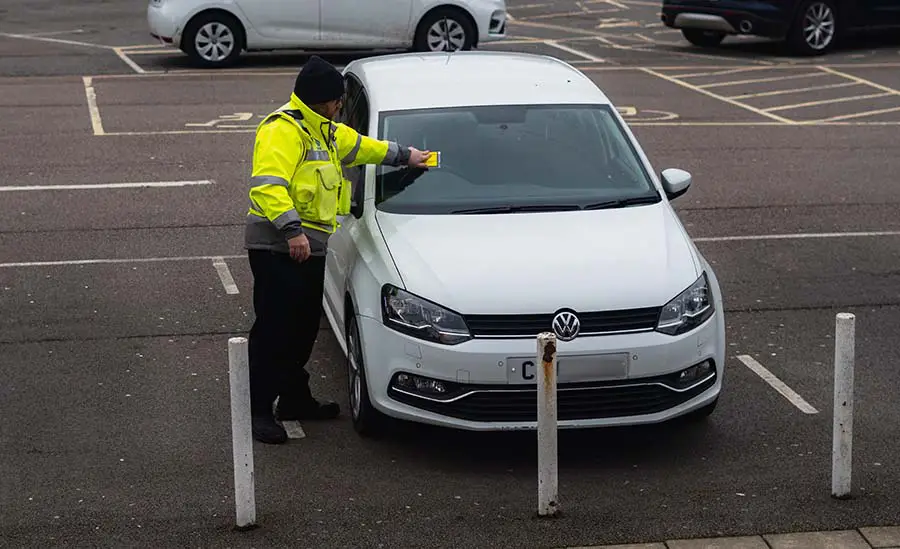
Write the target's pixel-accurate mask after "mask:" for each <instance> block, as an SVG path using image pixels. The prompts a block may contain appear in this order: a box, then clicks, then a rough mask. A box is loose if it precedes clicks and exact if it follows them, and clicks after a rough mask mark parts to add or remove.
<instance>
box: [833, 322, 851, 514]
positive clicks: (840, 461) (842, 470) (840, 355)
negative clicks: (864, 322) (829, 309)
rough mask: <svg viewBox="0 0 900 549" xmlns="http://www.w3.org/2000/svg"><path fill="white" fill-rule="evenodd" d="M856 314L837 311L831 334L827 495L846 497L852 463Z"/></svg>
mask: <svg viewBox="0 0 900 549" xmlns="http://www.w3.org/2000/svg"><path fill="white" fill-rule="evenodd" d="M855 330H856V316H855V315H853V314H851V313H839V314H838V315H837V317H836V318H835V335H834V431H833V441H832V448H831V451H832V453H831V495H832V497H835V498H838V499H845V498H849V497H850V480H851V469H852V465H853V367H854V365H855V362H856V333H855Z"/></svg>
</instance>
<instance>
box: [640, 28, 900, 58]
mask: <svg viewBox="0 0 900 549" xmlns="http://www.w3.org/2000/svg"><path fill="white" fill-rule="evenodd" d="M898 47H900V34H898V33H896V32H893V33H888V32H880V33H875V32H871V33H867V34H866V35H862V34H860V35H856V36H848V37H845V38H843V39H840V41H839V42H837V43H836V44H835V48H834V49H833V50H832V51H831V52H830V53H828V54H825V55H822V56H813V57H803V56H798V55H796V54H793V53H792V52H791V50H790V49H789V48H788V47H787V45H786V44H785V43H784V42H782V41H778V40H768V39H765V38H757V37H753V38H746V39H736V38H734V37H727V38H725V41H724V42H722V44H720V45H719V46H716V47H713V48H698V47H695V46H691V45H690V44H688V43H687V42H685V43H684V45H683V46H672V45H668V44H664V45H659V44H657V45H656V48H657V49H660V50H664V51H671V52H679V53H682V52H683V53H705V54H710V55H722V56H731V57H735V58H739V59H754V58H757V57H768V58H776V59H779V60H785V61H791V60H803V59H818V60H820V61H821V62H822V63H828V62H829V61H830V60H832V59H833V57H834V56H836V55H842V54H843V55H851V56H856V55H862V54H878V53H882V54H884V53H891V52H886V51H881V50H888V49H892V48H898Z"/></svg>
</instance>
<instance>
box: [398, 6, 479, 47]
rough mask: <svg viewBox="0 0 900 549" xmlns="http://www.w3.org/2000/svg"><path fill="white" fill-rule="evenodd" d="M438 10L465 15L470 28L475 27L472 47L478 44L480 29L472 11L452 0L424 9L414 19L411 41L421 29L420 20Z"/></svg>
mask: <svg viewBox="0 0 900 549" xmlns="http://www.w3.org/2000/svg"><path fill="white" fill-rule="evenodd" d="M440 10H449V11H454V12H456V13H459V14H460V15H462V16H463V17H465V18H466V20H467V21H468V22H469V24H470V25H472V28H473V29H475V35H474V36H473V38H472V47H473V48H474V47H477V46H478V37H479V36H480V33H481V30H480V29H479V28H478V23H477V22H476V21H475V16H474V15H472V13H471V12H470V11H469V10H468V9H467V8H465V7H464V6H461V5H459V4H455V3H452V2H444V3H441V4H437V5H435V6H432V7H431V8H429V9H428V10H427V11H425V13H423V14H422V16H421V17H419V20H418V21H416V24H415V25H414V26H413V35H412V40H413V42H415V40H416V37H417V36H418V35H419V31H421V30H422V22H423V21H425V19H427V18H428V16H429V15H431V14H433V13H434V12H436V11H440Z"/></svg>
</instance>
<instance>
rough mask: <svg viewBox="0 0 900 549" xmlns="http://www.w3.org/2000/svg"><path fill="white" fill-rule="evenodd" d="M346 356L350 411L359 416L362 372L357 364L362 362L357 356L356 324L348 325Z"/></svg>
mask: <svg viewBox="0 0 900 549" xmlns="http://www.w3.org/2000/svg"><path fill="white" fill-rule="evenodd" d="M347 347H348V349H347V351H348V352H347V357H348V362H349V364H350V368H349V371H348V375H349V378H350V379H349V381H350V413H351V414H353V418H354V419H356V418H358V417H359V412H360V407H361V406H362V374H361V373H360V369H359V365H360V363H361V362H362V361H361V360H360V356H359V345H358V344H357V341H356V326H355V325H353V326H351V327H350V330H349V334H348V335H347Z"/></svg>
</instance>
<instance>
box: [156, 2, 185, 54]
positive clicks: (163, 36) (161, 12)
mask: <svg viewBox="0 0 900 549" xmlns="http://www.w3.org/2000/svg"><path fill="white" fill-rule="evenodd" d="M147 25H148V27H149V29H150V35H151V36H153V37H154V38H156V39H157V40H159V41H160V42H161V43H163V44H165V45H167V46H174V47H178V46H179V44H180V43H181V32H182V31H183V30H184V29H183V28H182V27H181V18H180V17H179V16H178V15H176V14H175V13H174V12H173V10H172V9H171V4H170V3H169V2H167V1H166V0H161V1H158V2H151V3H150V4H149V5H148V6H147Z"/></svg>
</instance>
